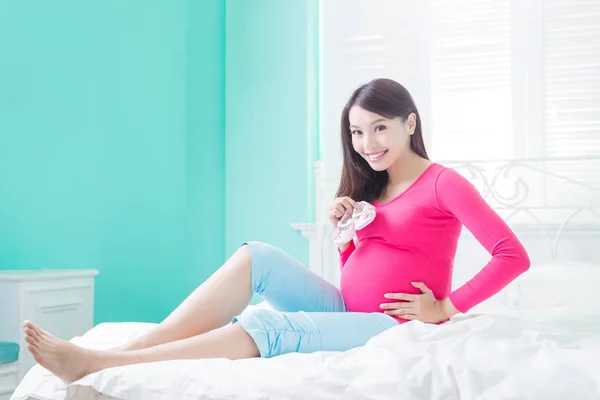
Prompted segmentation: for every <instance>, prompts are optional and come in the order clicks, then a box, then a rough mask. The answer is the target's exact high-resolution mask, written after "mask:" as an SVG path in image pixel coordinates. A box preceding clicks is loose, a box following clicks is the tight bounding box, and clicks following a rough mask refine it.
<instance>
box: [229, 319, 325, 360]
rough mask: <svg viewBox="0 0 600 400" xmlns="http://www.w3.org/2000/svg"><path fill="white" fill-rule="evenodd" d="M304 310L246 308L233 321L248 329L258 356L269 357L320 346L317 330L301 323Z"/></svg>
mask: <svg viewBox="0 0 600 400" xmlns="http://www.w3.org/2000/svg"><path fill="white" fill-rule="evenodd" d="M303 314H304V313H294V314H288V313H282V312H279V311H274V310H268V309H247V310H246V311H244V312H243V313H242V314H241V315H240V316H239V317H236V318H234V320H233V322H234V324H236V323H239V325H240V326H241V327H242V328H243V329H244V330H245V331H246V332H247V333H248V335H249V336H250V337H251V338H252V340H253V341H254V343H255V344H256V347H257V348H258V351H259V353H260V356H261V357H263V358H271V357H275V356H278V355H282V354H287V353H293V352H300V353H312V352H314V351H318V350H320V346H319V343H320V338H319V337H318V331H313V326H314V325H313V324H310V323H302V320H303V319H306V316H305V314H304V315H303Z"/></svg>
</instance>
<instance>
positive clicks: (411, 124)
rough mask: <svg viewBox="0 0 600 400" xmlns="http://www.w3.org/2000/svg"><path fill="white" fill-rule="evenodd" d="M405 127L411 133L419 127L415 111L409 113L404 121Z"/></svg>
mask: <svg viewBox="0 0 600 400" xmlns="http://www.w3.org/2000/svg"><path fill="white" fill-rule="evenodd" d="M404 127H405V128H406V131H407V132H408V134H409V135H412V134H413V133H415V129H417V115H416V114H415V113H410V114H408V117H406V121H405V122H404Z"/></svg>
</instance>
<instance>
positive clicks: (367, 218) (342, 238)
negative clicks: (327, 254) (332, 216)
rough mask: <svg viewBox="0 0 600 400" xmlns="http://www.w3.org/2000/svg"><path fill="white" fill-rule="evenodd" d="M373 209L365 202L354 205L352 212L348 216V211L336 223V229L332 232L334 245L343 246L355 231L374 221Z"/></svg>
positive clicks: (374, 213)
mask: <svg viewBox="0 0 600 400" xmlns="http://www.w3.org/2000/svg"><path fill="white" fill-rule="evenodd" d="M375 215H376V212H375V207H374V206H373V205H371V204H369V203H367V202H366V201H361V202H359V203H357V204H356V207H354V211H353V212H352V214H350V213H349V212H348V211H346V213H345V214H344V215H343V216H342V218H341V219H340V220H339V221H338V224H337V228H336V229H335V231H334V232H333V242H334V243H335V244H345V243H348V242H350V241H351V240H352V238H353V237H354V235H355V234H356V231H357V230H358V231H359V230H361V229H363V228H364V227H365V226H367V225H369V224H370V223H371V222H373V220H374V219H375Z"/></svg>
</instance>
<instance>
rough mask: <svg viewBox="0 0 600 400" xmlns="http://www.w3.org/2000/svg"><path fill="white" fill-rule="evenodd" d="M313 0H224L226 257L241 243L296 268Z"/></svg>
mask: <svg viewBox="0 0 600 400" xmlns="http://www.w3.org/2000/svg"><path fill="white" fill-rule="evenodd" d="M316 11H317V1H316V0H295V1H280V0H254V1H246V0H227V3H226V32H227V33H226V60H227V62H226V79H225V81H226V121H227V124H226V126H227V128H226V131H227V134H226V171H227V175H226V192H225V193H226V196H225V198H226V208H225V210H226V212H225V216H226V232H227V237H226V241H225V245H226V254H230V253H231V252H233V251H235V249H236V248H237V246H238V245H239V244H240V242H242V241H244V240H262V241H266V242H269V243H273V244H275V245H277V246H279V247H281V248H282V249H284V250H285V251H287V252H289V253H290V254H291V255H292V256H294V257H296V258H298V259H299V260H300V261H302V262H304V263H306V262H307V261H308V260H307V259H308V243H307V240H306V239H305V238H303V237H302V236H301V235H300V234H299V233H298V232H296V231H294V230H292V228H291V227H290V225H289V224H290V223H291V222H308V221H309V220H312V218H311V213H312V209H313V208H312V204H311V202H312V201H313V200H312V195H311V193H312V186H311V185H312V165H310V164H312V160H313V159H315V158H316V154H315V151H316V136H315V133H314V131H312V132H311V131H310V130H309V128H311V127H313V128H314V127H315V126H316V115H315V110H316V102H315V100H316V99H315V97H316V96H313V94H312V93H313V91H314V90H315V89H316V76H314V75H315V71H316V64H315V62H316V60H315V58H314V57H315V55H316V53H317V52H316V47H315V45H316V32H317V31H316V30H317V21H316Z"/></svg>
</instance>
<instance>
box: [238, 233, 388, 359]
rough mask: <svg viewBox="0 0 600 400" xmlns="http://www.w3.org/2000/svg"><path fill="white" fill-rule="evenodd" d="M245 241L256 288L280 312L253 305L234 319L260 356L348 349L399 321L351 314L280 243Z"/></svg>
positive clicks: (379, 315)
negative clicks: (255, 307) (250, 255)
mask: <svg viewBox="0 0 600 400" xmlns="http://www.w3.org/2000/svg"><path fill="white" fill-rule="evenodd" d="M243 245H248V246H249V247H250V250H251V253H252V292H253V293H254V294H258V295H260V296H262V298H263V299H264V300H265V301H266V302H267V303H268V304H269V305H270V306H271V307H272V308H274V309H275V310H276V311H274V310H269V309H252V308H250V309H247V310H246V311H244V312H243V313H242V314H241V315H239V316H237V317H235V318H234V319H233V323H239V324H241V326H242V327H243V328H244V330H245V331H246V332H248V334H249V335H250V336H251V337H252V339H253V340H254V342H255V343H256V346H257V347H258V350H259V351H260V356H261V357H265V358H269V357H275V356H278V355H281V354H286V353H293V352H296V353H313V352H316V351H345V350H349V349H351V348H354V347H358V346H362V345H364V344H365V343H366V342H367V341H368V340H369V339H370V338H372V337H373V336H376V335H378V334H379V333H381V332H383V331H385V330H387V329H389V328H392V327H394V326H397V325H398V324H399V323H398V322H397V321H396V320H395V319H394V318H392V317H390V316H389V315H386V314H383V313H357V312H348V311H347V310H346V306H345V305H344V299H343V298H342V294H341V293H340V291H339V289H338V288H337V287H335V286H334V285H332V284H330V283H329V282H327V281H326V280H324V279H323V278H321V277H319V276H318V275H317V274H315V273H314V272H312V271H310V270H309V269H308V268H306V267H305V266H304V265H302V264H301V263H300V262H298V261H296V260H295V259H294V258H292V257H291V256H290V255H289V254H287V253H285V252H284V251H282V250H280V249H278V248H277V247H275V246H272V245H270V244H267V243H263V242H246V243H244V244H242V246H243Z"/></svg>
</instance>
